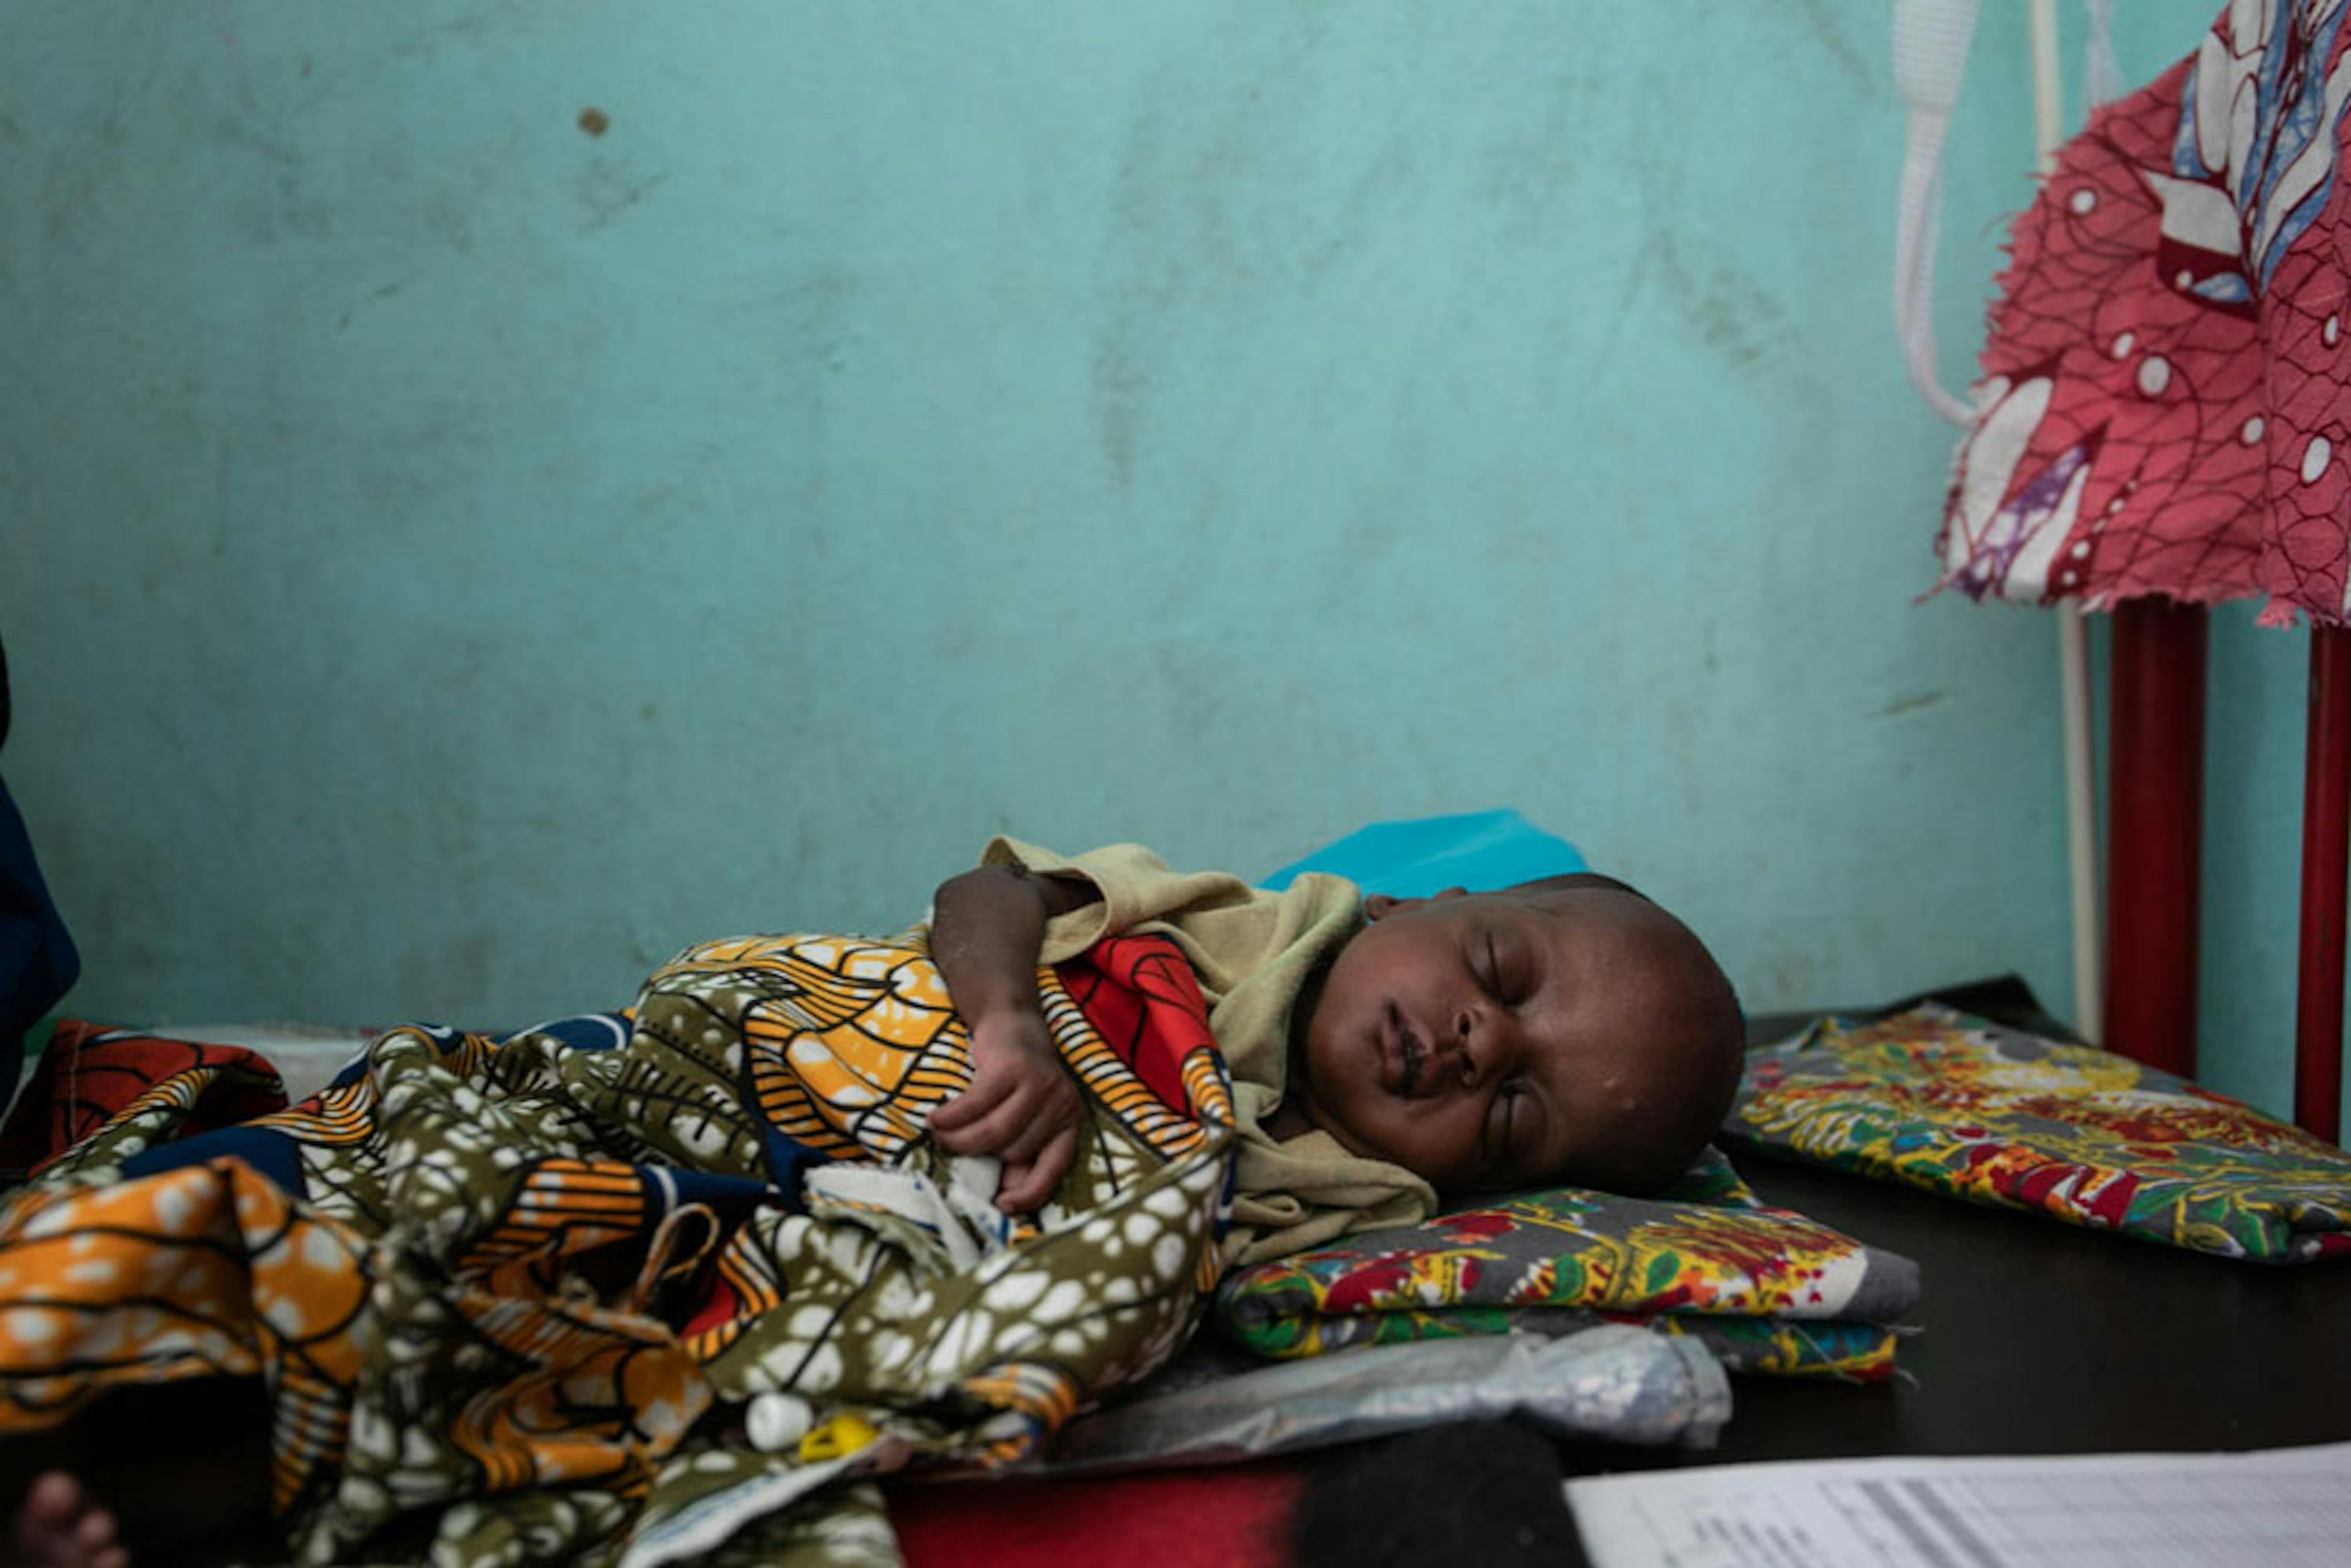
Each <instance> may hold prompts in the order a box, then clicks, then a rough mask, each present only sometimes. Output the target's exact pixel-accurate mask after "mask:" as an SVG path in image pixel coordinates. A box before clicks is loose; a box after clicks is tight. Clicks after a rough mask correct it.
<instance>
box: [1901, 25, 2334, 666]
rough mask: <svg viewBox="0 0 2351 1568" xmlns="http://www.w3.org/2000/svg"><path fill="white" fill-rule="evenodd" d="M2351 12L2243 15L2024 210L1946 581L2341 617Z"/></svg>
mask: <svg viewBox="0 0 2351 1568" xmlns="http://www.w3.org/2000/svg"><path fill="white" fill-rule="evenodd" d="M2346 12H2351V0H2235V3H2234V4H2232V5H2230V6H2229V8H2228V9H2227V11H2226V12H2224V13H2223V14H2222V16H2220V20H2219V21H2217V22H2216V23H2214V24H2213V26H2212V29H2211V32H2210V35H2209V36H2207V37H2206V38H2205V39H2204V42H2203V46H2202V47H2200V48H2199V50H2198V51H2197V52H2196V53H2195V54H2193V55H2191V56H2190V57H2188V58H2187V59H2185V60H2182V61H2181V62H2180V63H2179V64H2178V65H2176V66H2174V67H2173V68H2171V69H2170V70H2168V71H2167V72H2165V73H2164V74H2163V75H2162V76H2161V77H2160V78H2158V79H2157V80H2156V81H2155V82H2154V83H2152V84H2151V85H2149V86H2148V87H2147V88H2144V89H2141V90H2139V91H2137V92H2136V93H2133V94H2131V95H2129V96H2127V97H2125V98H2121V99H2116V101H2114V102H2113V103H2110V104H2107V105H2105V107H2104V108H2102V109H2099V110H2095V112H2094V113H2093V114H2092V116H2091V118H2090V122H2089V125H2088V128H2087V129H2086V130H2085V131H2083V132H2082V134H2080V135H2079V136H2077V137H2075V138H2074V140H2073V141H2070V142H2068V143H2067V144H2066V145H2065V146H2064V148H2063V149H2061V150H2060V152H2058V154H2057V159H2056V163H2055V167H2054V168H2053V170H2052V172H2050V174H2049V176H2048V178H2047V180H2046V181H2045V182H2044V183H2043V187H2042V190H2041V193H2040V196H2039V198H2038V199H2037V200H2036V201H2035V202H2034V203H2033V204H2032V209H2031V210H2030V211H2029V212H2028V213H2026V214H2024V216H2023V217H2022V218H2021V219H2020V220H2019V221H2018V223H2017V225H2016V228H2015V233H2014V235H2013V237H2012V243H2011V247H2010V265H2009V267H2008V268H2007V269H2006V270H2005V271H2004V272H2003V273H2001V277H2000V280H1999V287H2000V298H1999V299H1998V300H1997V301H1996V302H1995V303H1994V305H1993V306H1992V308H1991V335H1990V339H1989V340H1988V341H1987V343H1986V345H1985V348H1984V351H1983V377H1982V379H1981V380H1980V381H1979V382H1977V383H1976V386H1975V388H1974V410H1973V425H1972V429H1971V431H1970V434H1969V435H1968V436H1967V437H1966V439H1965V441H1964V442H1963V443H1962V444H1961V445H1960V448H1959V455H1958V457H1957V459H1956V461H1955V465H1954V472H1953V475H1952V478H1951V486H1950V490H1949V496H1948V497H1947V499H1946V502H1945V506H1944V512H1943V526H1942V531H1941V534H1940V536H1939V538H1938V545H1939V548H1940V551H1941V556H1942V574H1941V578H1940V580H1939V582H1938V587H1945V588H1956V589H1958V590H1959V591H1962V592H1964V593H1967V594H1968V595H1970V597H1974V598H1981V597H1984V596H1986V595H1993V596H1997V597H1999V598H2002V599H2008V600H2012V601H2022V602H2026V603H2044V604H2045V603H2048V602H2051V601H2055V600H2061V599H2077V600H2079V601H2081V602H2082V603H2083V604H2084V605H2085V607H2086V608H2090V609H2105V608H2107V607H2110V606H2111V605H2113V604H2114V603H2115V602H2116V601H2119V600H2124V599H2129V598H2133V597H2137V596H2139V595H2142V594H2150V593H2159V594H2168V595H2169V596H2170V597H2172V598H2174V599H2178V600H2182V601H2189V602H2192V603H2199V604H2210V603H2215V602H2218V601H2223V600H2230V599H2240V598H2247V597H2266V598H2267V600H2268V604H2267V606H2266V608H2265V609H2264V610H2263V611H2262V617H2261V619H2262V622H2264V623H2267V624H2288V623H2291V622H2293V621H2294V619H2295V618H2296V616H2297V615H2298V614H2301V615H2308V616H2309V617H2310V618H2311V619H2312V620H2314V621H2315V622H2322V623H2325V624H2340V623H2343V622H2346V620H2351V468H2346V465H2351V340H2346V337H2351V333H2346V328H2351V321H2346V318H2347V317H2351V281H2346V263H2351V192H2347V191H2346V189H2345V184H2344V182H2343V181H2342V180H2341V179H2340V178H2339V177H2338V173H2337V164H2338V162H2339V157H2340V153H2341V152H2342V149H2343V146H2344V139H2345V136H2346V116H2345V113H2344V110H2345V106H2346V101H2351V26H2346Z"/></svg>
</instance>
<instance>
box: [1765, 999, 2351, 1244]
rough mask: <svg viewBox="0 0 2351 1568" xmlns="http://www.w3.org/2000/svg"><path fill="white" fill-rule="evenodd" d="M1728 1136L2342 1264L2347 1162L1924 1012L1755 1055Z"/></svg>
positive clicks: (1915, 1181) (2083, 1216) (2091, 1221)
mask: <svg viewBox="0 0 2351 1568" xmlns="http://www.w3.org/2000/svg"><path fill="white" fill-rule="evenodd" d="M1723 1137H1724V1139H1725V1141H1727V1142H1729V1143H1730V1144H1731V1145H1733V1146H1734V1147H1740V1146H1744V1147H1750V1148H1756V1149H1761V1150H1766V1151H1768V1152H1770V1153H1771V1154H1773V1155H1780V1156H1783V1157H1792V1158H1796V1159H1802V1160H1808V1161H1812V1162H1813V1163H1815V1164H1819V1165H1825V1166H1834V1167H1836V1168H1837V1169H1840V1170H1849V1171H1853V1172H1855V1173H1857V1174H1859V1175H1862V1176H1875V1177H1877V1178H1879V1179H1881V1180H1886V1181H1897V1182H1907V1183H1909V1184H1910V1185H1912V1186H1923V1187H1926V1188H1928V1189H1929V1190H1930V1191H1934V1192H1941V1193H1948V1194H1949V1195H1950V1196H1951V1197H1962V1198H1966V1199H1968V1200H1970V1201H1971V1202H1975V1203H1987V1204H1995V1205H1999V1206H2001V1207H2009V1208H2022V1209H2029V1210H2032V1211H2034V1212H2037V1213H2041V1214H2046V1215H2049V1216H2051V1217H2053V1218H2058V1219H2063V1220H2065V1221H2067V1222H2069V1223H2072V1224H2075V1225H2086V1226H2092V1227H2095V1228H2100V1229H2106V1230H2119V1231H2121V1232H2123V1233H2124V1234H2126V1235H2129V1236H2137V1237H2139V1238H2141V1239H2145V1240H2148V1241H2160V1242H2163V1243H2166V1244H2167V1245H2169V1246H2173V1247H2185V1248H2189V1249H2192V1250H2195V1251H2199V1252H2211V1253H2217V1254H2219V1255H2220V1256H2221V1257H2224V1258H2244V1259H2251V1260H2254V1261H2257V1262H2263V1263H2305V1262H2310V1261H2313V1260H2317V1259H2320V1258H2330V1257H2343V1256H2346V1255H2351V1155H2345V1154H2344V1152H2343V1151H2342V1150H2340V1149H2337V1148H2335V1147H2334V1146H2333V1145H2329V1144H2325V1143H2322V1142H2320V1141H2319V1140H2318V1139H2316V1138H2314V1137H2312V1136H2311V1135H2310V1134H2307V1133H2304V1132H2302V1131H2300V1130H2298V1129H2296V1128H2294V1127H2290V1126H2288V1125H2286V1124H2284V1123H2283V1122H2279V1121H2276V1120H2274V1119H2273V1118H2271V1117H2269V1116H2264V1115H2263V1114H2262V1113H2260V1112H2258V1111H2255V1110H2253V1109H2252V1108H2251V1107H2250V1106H2247V1105H2243V1104H2241V1103H2238V1102H2236V1101H2234V1100H2231V1099H2228V1098H2227V1097H2225V1096H2223V1095H2220V1094H2215V1093H2212V1092H2210V1091H2209V1090H2205V1089H2199V1088H2198V1087H2197V1086H2196V1085H2195V1084H2193V1083H2189V1082H2186V1081H2185V1080H2183V1079H2179V1078H2175V1077H2173V1076H2172V1075H2171V1074H2169V1073H2168V1072H2161V1071H2157V1070H2156V1069H2154V1068H2151V1067H2145V1066H2142V1065H2140V1064H2139V1063H2137V1062H2136V1061H2130V1060H2129V1059H2128V1058H2126V1057H2121V1056H2116V1055H2114V1054H2112V1053H2110V1052H2107V1051H2095V1050H2092V1049H2090V1048H2089V1047H2087V1046H2078V1045H2063V1044H2059V1043H2057V1042H2056V1041H2053V1040H2044V1039H2042V1038H2041V1037H2040V1036H2038V1035H2032V1034H2026V1033H2024V1032H2022V1031H2021V1030H2011V1029H2005V1028H2002V1027H2001V1026H2000V1025H1997V1024H1991V1023H1987V1022H1985V1021H1984V1020H1982V1019H1977V1018H1971V1017H1969V1016H1968V1015H1966V1014H1964V1013H1960V1012H1956V1011H1954V1010H1953V1009H1949V1008H1947V1007H1942V1006H1939V1005H1937V1004H1933V1003H1929V1004H1928V1005H1925V1006H1922V1007H1917V1008H1913V1009H1909V1010H1908V1011H1907V1012H1903V1013H1898V1014H1896V1015H1895V1016H1894V1017H1892V1018H1887V1019H1880V1020H1878V1021H1876V1022H1874V1023H1849V1022H1846V1021H1844V1020H1840V1019H1821V1020H1820V1021H1819V1022H1817V1023H1815V1024H1813V1026H1812V1027H1811V1028H1810V1029H1808V1030H1805V1031H1804V1032H1803V1033H1802V1034H1800V1035H1798V1036H1796V1037H1795V1038H1794V1039H1792V1040H1787V1041H1785V1042H1784V1043H1782V1044H1781V1045H1778V1046H1774V1047H1770V1048H1767V1049H1765V1050H1762V1051H1757V1052H1755V1053H1754V1054H1752V1055H1751V1056H1750V1057H1749V1059H1748V1066H1747V1075H1746V1081H1745V1082H1744V1083H1743V1084H1742V1085H1741V1087H1740V1094H1739V1101H1738V1103H1737V1105H1736V1106H1735V1107H1734V1108H1733V1109H1732V1112H1731V1114H1730V1119H1729V1122H1727V1123H1726V1124H1724V1127H1723Z"/></svg>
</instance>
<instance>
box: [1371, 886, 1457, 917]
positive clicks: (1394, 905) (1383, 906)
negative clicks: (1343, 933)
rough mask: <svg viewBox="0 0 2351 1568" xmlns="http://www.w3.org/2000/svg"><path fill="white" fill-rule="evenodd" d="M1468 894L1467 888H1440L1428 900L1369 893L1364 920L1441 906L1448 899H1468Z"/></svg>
mask: <svg viewBox="0 0 2351 1568" xmlns="http://www.w3.org/2000/svg"><path fill="white" fill-rule="evenodd" d="M1468 894H1469V890H1468V888H1466V887H1447V888H1440V889H1438V890H1437V892H1435V893H1432V894H1429V895H1428V896H1427V897H1426V898H1390V897H1389V896H1388V895H1387V894H1384V893H1367V894H1364V919H1366V920H1383V919H1385V918H1386V917H1387V916H1389V915H1394V914H1395V912H1396V911H1397V910H1399V909H1413V908H1416V907H1418V906H1419V905H1421V904H1440V903H1442V902H1444V901H1445V900H1446V899H1448V898H1466V897H1468Z"/></svg>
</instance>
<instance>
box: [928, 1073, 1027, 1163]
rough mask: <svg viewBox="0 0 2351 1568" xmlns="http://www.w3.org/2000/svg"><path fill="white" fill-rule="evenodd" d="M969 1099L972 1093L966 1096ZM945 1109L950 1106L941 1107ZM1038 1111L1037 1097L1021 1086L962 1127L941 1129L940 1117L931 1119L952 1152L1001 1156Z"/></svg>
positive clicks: (936, 1134)
mask: <svg viewBox="0 0 2351 1568" xmlns="http://www.w3.org/2000/svg"><path fill="white" fill-rule="evenodd" d="M965 1098H966V1099H969V1098H970V1096H969V1095H966V1096H965ZM939 1109H940V1110H942V1111H944V1110H946V1106H944V1105H942V1106H940V1107H939ZM1036 1114H1037V1096H1036V1095H1035V1094H1034V1093H1029V1092H1022V1090H1021V1089H1020V1088H1019V1086H1017V1085H1016V1086H1015V1087H1014V1088H1013V1089H1011V1090H1009V1091H1008V1092H1005V1093H1004V1094H1003V1095H1002V1096H1001V1097H1000V1098H999V1100H998V1103H996V1105H995V1106H994V1107H993V1108H991V1109H989V1110H988V1111H987V1112H986V1113H984V1114H982V1115H980V1116H979V1117H978V1119H977V1120H976V1121H971V1122H967V1123H966V1124H963V1125H960V1126H949V1127H946V1128H944V1129H943V1128H941V1127H940V1126H939V1124H938V1118H937V1117H936V1116H933V1117H932V1118H931V1135H932V1136H933V1137H935V1139H937V1140H938V1144H939V1146H940V1147H941V1148H943V1149H946V1150H947V1151H948V1152H949V1153H950V1154H957V1155H1000V1154H1002V1153H1003V1152H1004V1151H1005V1150H1006V1149H1007V1148H1008V1147H1009V1146H1010V1145H1011V1143H1012V1141H1013V1140H1014V1139H1015V1138H1018V1137H1019V1135H1020V1133H1021V1130H1022V1129H1023V1128H1025V1127H1026V1126H1028V1125H1029V1122H1030V1120H1031V1119H1032V1118H1034V1117H1035V1115H1036Z"/></svg>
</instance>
